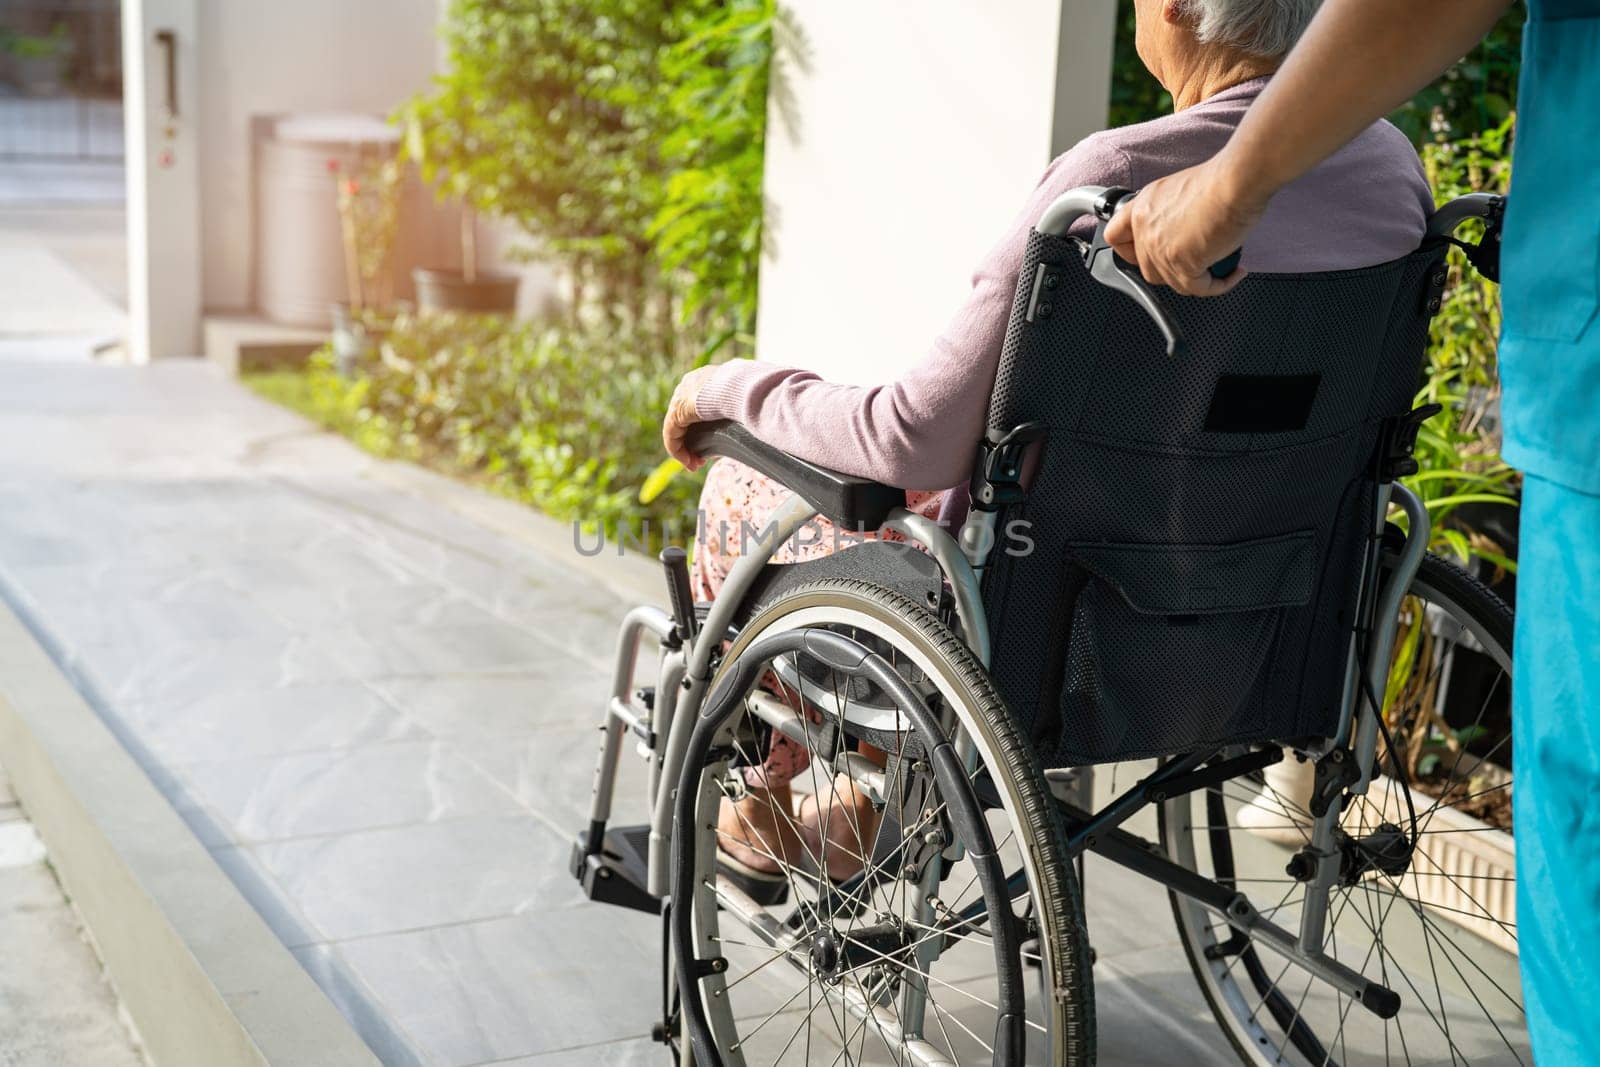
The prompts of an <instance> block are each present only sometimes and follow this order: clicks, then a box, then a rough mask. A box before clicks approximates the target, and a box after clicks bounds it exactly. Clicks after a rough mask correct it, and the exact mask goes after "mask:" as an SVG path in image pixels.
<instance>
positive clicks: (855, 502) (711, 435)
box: [686, 419, 906, 530]
mask: <svg viewBox="0 0 1600 1067" xmlns="http://www.w3.org/2000/svg"><path fill="white" fill-rule="evenodd" d="M686 444H688V446H689V450H690V451H691V452H694V453H695V454H696V455H700V456H706V457H710V456H726V457H727V458H728V459H733V460H738V461H739V462H740V463H743V464H744V465H745V466H747V467H752V468H754V469H755V470H758V471H760V472H761V473H762V474H765V475H766V476H767V477H768V478H771V479H772V480H773V481H775V482H778V483H779V484H781V485H783V486H785V487H786V488H788V489H789V490H791V491H793V492H795V493H798V494H800V496H801V497H803V498H804V499H805V501H806V502H807V503H808V504H810V505H812V506H813V507H815V508H816V509H817V511H818V512H820V513H821V514H822V515H823V517H825V518H828V519H831V520H832V521H834V522H836V523H838V524H839V525H840V526H845V527H849V528H852V529H855V528H860V529H866V530H876V529H877V528H878V527H880V526H882V525H883V524H884V522H886V521H887V520H888V518H889V512H891V511H893V510H894V509H895V508H900V507H905V503H906V494H905V490H903V489H895V488H893V487H891V486H887V485H883V484H881V483H879V482H874V481H870V480H869V479H866V478H856V477H852V476H851V475H848V474H840V473H839V472H838V471H831V470H828V469H827V468H826V467H819V466H817V465H816V464H814V463H808V462H806V461H805V460H803V459H801V458H800V457H799V456H793V455H790V454H789V453H787V452H784V451H782V450H781V449H777V448H774V447H772V446H771V445H769V444H767V443H766V442H764V441H762V440H760V439H759V438H757V437H756V435H755V434H753V433H751V432H750V431H749V430H747V429H745V428H744V427H743V426H741V425H739V424H738V423H737V422H734V421H732V420H731V419H721V420H718V421H716V422H702V423H698V424H696V425H695V426H693V427H691V428H690V430H689V433H688V437H687V440H686Z"/></svg>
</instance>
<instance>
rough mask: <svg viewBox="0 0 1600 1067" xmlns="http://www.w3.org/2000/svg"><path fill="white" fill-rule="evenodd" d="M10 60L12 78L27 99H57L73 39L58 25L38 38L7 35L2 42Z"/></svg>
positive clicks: (70, 53) (21, 34) (60, 91)
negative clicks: (49, 97) (50, 97)
mask: <svg viewBox="0 0 1600 1067" xmlns="http://www.w3.org/2000/svg"><path fill="white" fill-rule="evenodd" d="M4 44H5V51H6V53H7V54H8V55H10V57H11V78H12V80H13V81H15V82H16V83H17V87H18V88H20V89H21V90H22V91H23V92H24V93H26V94H27V95H29V96H60V95H61V93H62V91H63V90H64V89H65V88H66V72H67V60H68V58H70V56H71V55H72V40H71V39H70V38H69V37H68V36H67V28H66V26H64V25H61V24H60V23H57V24H56V27H55V29H53V30H51V31H50V33H48V34H46V35H44V36H42V37H40V36H32V35H29V34H26V33H15V34H9V35H7V36H6V38H5V40H4Z"/></svg>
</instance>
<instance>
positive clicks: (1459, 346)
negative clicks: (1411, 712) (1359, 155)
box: [1405, 118, 1521, 570]
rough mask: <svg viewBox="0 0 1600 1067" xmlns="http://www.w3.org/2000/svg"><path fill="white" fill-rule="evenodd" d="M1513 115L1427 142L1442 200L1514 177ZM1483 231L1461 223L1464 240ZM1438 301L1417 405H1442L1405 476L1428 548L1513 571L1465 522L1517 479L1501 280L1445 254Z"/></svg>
mask: <svg viewBox="0 0 1600 1067" xmlns="http://www.w3.org/2000/svg"><path fill="white" fill-rule="evenodd" d="M1514 122H1515V120H1514V118H1507V119H1506V120H1505V121H1504V122H1503V123H1501V124H1500V125H1499V126H1497V127H1495V128H1493V129H1491V130H1486V131H1484V132H1483V133H1481V134H1479V135H1477V136H1474V137H1468V138H1464V139H1462V140H1459V141H1453V142H1436V143H1432V144H1428V145H1424V146H1423V149H1422V158H1423V166H1424V169H1425V170H1426V171H1427V175H1428V181H1429V183H1430V184H1431V185H1432V186H1433V190H1434V195H1435V197H1436V198H1437V199H1438V201H1439V203H1441V204H1442V203H1444V202H1446V201H1448V200H1451V199H1453V198H1455V197H1456V196H1460V195H1463V194H1465V193H1469V192H1500V193H1503V192H1505V191H1506V189H1507V187H1508V186H1509V183H1510V177H1511V153H1510V141H1511V136H1512V130H1513V128H1514ZM1480 235H1481V224H1479V232H1478V233H1473V232H1471V231H1470V230H1468V229H1466V228H1463V230H1462V237H1463V238H1464V239H1469V240H1476V239H1477V238H1478V237H1479V236H1480ZM1449 269H1450V277H1449V280H1448V282H1447V287H1446V290H1445V297H1444V302H1443V305H1442V306H1441V308H1440V310H1439V313H1438V314H1437V315H1436V316H1434V319H1433V322H1432V325H1431V326H1430V330H1429V343H1428V365H1427V374H1426V378H1425V380H1424V382H1423V385H1422V388H1421V389H1420V390H1419V392H1418V394H1417V403H1418V404H1426V403H1437V404H1440V405H1442V406H1443V409H1444V410H1443V411H1441V412H1440V413H1439V414H1438V415H1436V416H1435V417H1433V418H1432V419H1429V420H1428V421H1427V422H1426V423H1424V424H1423V426H1422V430H1421V432H1420V433H1419V434H1418V437H1417V461H1418V464H1419V465H1420V466H1421V468H1422V469H1421V471H1420V472H1419V473H1418V474H1416V475H1414V476H1412V477H1410V478H1407V479H1406V480H1405V482H1406V485H1407V486H1409V487H1410V488H1411V489H1412V491H1413V492H1415V493H1417V494H1418V496H1420V497H1421V498H1422V500H1423V502H1424V503H1425V504H1426V505H1427V507H1428V514H1429V517H1430V518H1431V519H1432V520H1433V537H1432V544H1431V545H1430V547H1431V548H1433V549H1434V550H1435V551H1438V552H1442V553H1446V554H1449V555H1453V556H1455V557H1456V558H1458V559H1460V560H1461V561H1463V562H1467V561H1469V560H1470V559H1472V558H1473V557H1474V556H1476V557H1478V558H1480V559H1484V560H1486V561H1488V562H1489V563H1490V564H1492V565H1493V566H1495V567H1497V568H1500V569H1504V570H1514V569H1515V567H1516V563H1515V561H1514V560H1512V559H1511V558H1510V557H1509V555H1508V553H1507V551H1506V546H1503V545H1500V544H1497V543H1496V542H1495V541H1494V539H1493V538H1492V537H1491V536H1490V535H1489V534H1488V533H1487V532H1486V531H1484V530H1482V529H1478V528H1475V526H1474V523H1473V522H1472V521H1471V513H1472V511H1473V510H1481V507H1482V506H1483V505H1499V506H1515V505H1516V503H1517V497H1518V490H1519V487H1520V484H1521V476H1520V475H1519V474H1518V473H1517V472H1516V471H1515V470H1514V469H1513V468H1511V467H1510V466H1508V465H1507V464H1506V463H1505V462H1504V461H1503V460H1501V458H1500V440H1499V425H1498V411H1499V397H1500V386H1499V379H1498V373H1497V366H1496V362H1495V352H1496V340H1497V338H1498V337H1499V336H1500V291H1499V286H1497V285H1495V284H1494V283H1493V282H1490V281H1488V280H1486V279H1485V278H1483V276H1482V275H1480V274H1478V273H1477V271H1475V270H1473V269H1472V267H1471V266H1470V265H1469V264H1467V262H1466V257H1465V256H1463V255H1462V254H1461V253H1460V252H1459V251H1458V250H1452V251H1451V253H1450V268H1449Z"/></svg>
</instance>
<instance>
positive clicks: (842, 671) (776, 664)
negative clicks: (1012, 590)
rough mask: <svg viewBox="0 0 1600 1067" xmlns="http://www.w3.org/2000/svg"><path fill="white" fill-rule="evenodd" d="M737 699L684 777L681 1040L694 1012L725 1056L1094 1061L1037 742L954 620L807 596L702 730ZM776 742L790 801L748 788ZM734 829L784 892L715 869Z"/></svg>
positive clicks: (769, 635) (1056, 830) (763, 618)
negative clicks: (788, 768) (793, 764)
mask: <svg viewBox="0 0 1600 1067" xmlns="http://www.w3.org/2000/svg"><path fill="white" fill-rule="evenodd" d="M819 632H821V633H825V634H826V635H828V636H830V637H833V638H834V639H835V640H836V641H839V643H840V644H842V645H846V646H848V648H851V649H858V650H859V649H865V650H868V651H870V652H871V653H873V654H874V655H873V656H871V657H870V659H872V660H873V661H875V662H876V664H877V665H878V668H879V674H878V675H876V676H875V675H873V673H872V671H871V670H869V669H866V668H861V669H858V670H857V669H850V668H848V667H847V666H842V665H841V663H840V662H839V657H840V655H841V654H842V653H841V652H840V651H839V649H838V648H836V647H825V645H826V642H825V641H819V640H818V639H816V637H815V635H816V634H818V633H819ZM840 639H842V640H840ZM775 650H776V651H775ZM719 686H723V687H737V690H736V691H735V690H733V689H729V692H730V693H731V694H732V695H731V696H730V697H729V698H727V699H726V700H724V699H722V698H719V696H718V687H719ZM724 704H726V707H727V708H728V710H727V712H726V714H725V715H724V716H721V718H722V721H721V722H717V723H715V724H713V725H707V724H706V722H702V724H701V726H700V727H699V728H697V732H696V735H695V741H692V742H691V749H690V759H689V761H688V762H687V763H686V766H685V770H684V775H683V778H682V779H681V781H680V785H679V801H678V803H679V807H678V821H677V827H676V830H675V874H674V881H673V892H672V899H673V902H674V904H673V906H674V909H675V921H674V939H673V947H674V960H675V962H676V963H677V964H678V965H679V967H680V968H681V969H682V971H683V973H691V972H692V973H694V974H695V975H696V976H697V978H696V980H693V981H684V982H681V983H680V988H681V989H682V990H683V999H684V1009H683V1010H684V1016H685V1018H686V1020H689V1022H688V1023H687V1024H686V1025H687V1026H688V1027H689V1029H690V1030H693V1029H694V1022H693V1020H694V1019H695V1018H696V1017H697V1013H700V1017H702V1018H703V1019H704V1023H705V1030H706V1032H708V1033H709V1037H710V1043H711V1044H712V1045H714V1047H715V1052H716V1056H717V1058H719V1059H720V1060H721V1062H723V1063H725V1064H730V1065H732V1064H750V1065H757V1064H759V1065H767V1064H773V1065H778V1064H809V1063H817V1064H824V1065H825V1064H841V1063H842V1064H851V1065H853V1064H895V1065H906V1064H922V1065H933V1064H940V1065H945V1064H961V1065H970V1064H990V1063H993V1064H1021V1063H1028V1064H1052V1065H1077V1064H1087V1063H1091V1062H1093V1043H1094V1027H1093V991H1092V984H1091V978H1090V975H1089V972H1088V951H1087V946H1086V943H1085V940H1084V933H1083V918H1082V904H1081V901H1080V898H1079V895H1078V889H1077V883H1076V881H1075V879H1074V877H1073V872H1072V867H1071V865H1070V864H1069V863H1068V861H1067V858H1066V857H1067V852H1066V842H1065V835H1064V832H1063V830H1062V827H1061V824H1060V821H1059V817H1058V815H1057V814H1056V810H1055V807H1054V805H1053V804H1052V802H1051V799H1050V795H1049V792H1048V788H1047V786H1046V783H1045V779H1044V776H1043V773H1042V771H1041V770H1040V768H1039V765H1038V763H1037V760H1036V759H1035V757H1034V756H1033V754H1032V750H1031V749H1030V748H1029V747H1028V745H1027V744H1026V743H1025V741H1024V738H1023V737H1022V735H1021V734H1020V732H1019V731H1018V729H1017V727H1016V725H1015V723H1014V722H1013V721H1012V719H1011V717H1010V715H1009V713H1008V711H1007V709H1006V707H1005V705H1004V704H1003V702H1002V701H1001V700H1000V698H999V696H998V695H997V694H996V693H995V691H994V689H993V687H992V686H991V684H990V682H989V679H988V676H987V675H986V673H985V672H984V671H983V669H982V667H981V666H980V665H979V664H978V662H977V661H976V660H975V659H974V658H973V657H972V655H971V654H970V652H969V651H968V650H967V648H966V646H965V645H964V644H963V643H962V642H961V640H960V639H959V638H957V637H956V636H955V634H954V633H952V632H951V631H950V629H949V628H948V627H946V626H945V625H944V624H943V623H941V622H940V621H939V620H938V619H937V618H936V617H935V616H934V615H932V614H931V613H929V612H928V611H926V610H924V609H923V608H921V607H920V606H918V605H916V604H914V603H912V602H911V601H910V600H907V599H906V598H904V597H902V596H899V595H897V594H894V593H891V592H888V591H885V590H883V589H880V588H878V587H875V586H872V585H870V584H867V583H864V582H858V581H851V580H829V581H823V582H818V583H815V584H813V585H809V586H806V587H803V588H801V589H797V590H795V591H794V592H792V593H790V594H788V595H786V596H784V597H782V598H781V599H779V600H777V601H776V602H774V603H773V604H772V605H770V606H769V607H767V608H765V609H764V610H762V611H761V612H760V613H758V614H757V616H756V617H755V618H754V619H752V620H751V621H750V623H749V624H748V625H747V626H745V627H744V629H743V630H742V631H741V632H740V634H739V636H738V638H737V639H736V640H735V641H734V642H733V644H732V646H731V647H730V649H729V650H728V653H727V655H726V657H725V658H724V660H723V663H722V666H721V668H720V669H719V671H718V674H717V678H716V679H715V681H714V682H713V688H712V695H711V698H710V699H709V700H708V703H707V707H706V714H707V715H708V716H716V714H717V711H718V709H719V708H721V707H722V706H723V705H724ZM708 721H709V719H708ZM713 730H714V731H715V738H714V739H711V738H710V737H709V735H710V733H711V732H712V731H713ZM775 731H776V732H779V733H786V734H787V736H789V737H790V738H791V739H796V740H798V742H799V744H800V745H801V746H802V747H803V748H804V750H805V752H806V755H807V757H808V758H809V759H808V762H807V763H806V765H805V767H804V769H802V770H801V771H800V772H799V774H798V775H797V777H796V778H795V779H794V781H793V782H792V783H791V786H790V789H789V793H790V795H789V796H788V797H784V798H782V799H780V800H775V799H774V797H777V796H780V793H779V791H776V790H774V791H767V790H761V789H755V790H752V789H751V787H750V784H749V777H748V776H747V775H745V773H744V768H746V767H759V766H760V765H761V764H762V763H763V761H764V760H765V759H766V756H767V753H768V750H769V746H770V744H771V738H772V736H773V734H774V732H775ZM702 735H705V736H702ZM700 742H706V743H703V744H702V743H700ZM945 742H948V744H945ZM752 796H755V797H758V798H759V803H757V804H756V805H755V807H754V809H752V807H751V804H752V802H751V800H750V798H751V797H752ZM736 801H737V802H742V807H740V806H731V805H733V804H734V802H736ZM725 802H726V803H725ZM780 808H782V809H786V810H779V809H780ZM730 810H732V811H736V812H737V811H740V810H743V811H745V812H748V813H749V821H760V822H761V823H762V827H761V829H760V830H759V832H754V831H752V832H749V833H744V832H739V830H738V824H737V821H735V822H733V823H730V819H729V815H728V813H729V811H730ZM819 810H820V811H825V812H827V813H828V815H827V816H826V817H824V818H821V819H819V818H818V812H819ZM757 816H759V818H757ZM735 818H736V819H737V818H739V817H737V816H736V817H735ZM730 825H733V826H735V827H736V830H735V832H738V834H739V837H740V838H741V840H743V841H746V842H748V841H749V840H751V839H752V838H754V839H756V840H759V841H760V843H761V847H760V848H759V849H758V851H759V852H760V853H761V855H760V857H758V858H760V859H764V860H765V861H766V862H765V863H764V864H762V866H764V867H767V868H770V869H773V870H775V872H776V874H777V880H778V881H779V883H780V884H779V885H778V886H776V887H772V886H769V887H768V888H767V889H766V891H764V892H762V893H759V894H758V893H754V892H752V891H750V889H749V886H748V884H744V885H741V881H740V878H739V877H738V875H739V874H741V873H742V872H738V871H730V868H729V867H728V866H727V865H726V861H725V860H724V859H721V857H719V848H718V846H719V844H724V845H726V844H727V841H726V840H725V839H726V838H727V837H728V836H729V827H730ZM758 897H760V898H761V899H758ZM676 909H684V910H683V912H682V913H678V912H677V911H676ZM708 961H709V962H708ZM705 1058H706V1057H705V1056H704V1055H703V1054H702V1055H701V1056H700V1057H699V1059H697V1062H699V1061H700V1060H703V1059H705Z"/></svg>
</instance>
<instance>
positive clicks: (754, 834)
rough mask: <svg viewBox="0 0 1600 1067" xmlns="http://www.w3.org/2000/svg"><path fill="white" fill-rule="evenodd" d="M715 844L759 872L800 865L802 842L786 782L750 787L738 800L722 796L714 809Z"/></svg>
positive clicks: (779, 872) (780, 872)
mask: <svg viewBox="0 0 1600 1067" xmlns="http://www.w3.org/2000/svg"><path fill="white" fill-rule="evenodd" d="M717 847H718V848H720V849H721V850H722V852H723V854H724V855H726V856H728V857H729V858H731V859H733V860H736V861H737V862H738V863H739V864H740V865H741V866H744V867H747V868H749V869H750V870H751V871H754V872H758V873H760V874H770V875H783V874H785V868H786V867H794V866H799V865H800V860H801V857H803V856H804V855H805V845H804V844H803V842H802V841H801V837H800V831H799V829H798V827H797V826H796V825H795V817H794V796H793V794H792V793H791V792H790V791H789V787H788V785H782V786H776V787H774V788H772V789H758V788H755V787H751V788H750V789H749V791H748V792H747V793H746V794H745V795H744V796H743V797H740V798H739V799H738V800H731V799H729V798H727V797H724V798H723V800H722V805H721V807H720V808H719V809H718V810H717Z"/></svg>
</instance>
